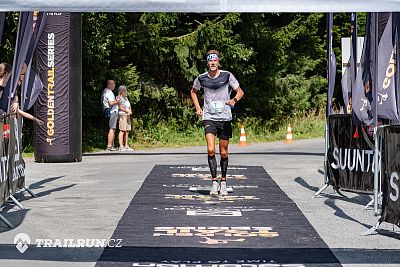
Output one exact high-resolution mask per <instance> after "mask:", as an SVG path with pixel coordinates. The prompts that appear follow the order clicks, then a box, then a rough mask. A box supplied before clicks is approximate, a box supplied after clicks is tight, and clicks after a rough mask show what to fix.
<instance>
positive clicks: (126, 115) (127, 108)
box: [117, 85, 133, 151]
mask: <svg viewBox="0 0 400 267" xmlns="http://www.w3.org/2000/svg"><path fill="white" fill-rule="evenodd" d="M127 93H128V92H127V90H126V87H125V86H123V85H121V86H120V87H118V96H117V98H118V99H119V100H120V102H119V104H118V108H119V111H118V115H119V135H118V141H119V150H120V151H129V150H133V149H132V148H130V147H129V143H128V136H129V132H130V131H131V129H132V126H131V115H132V109H131V103H130V102H129V100H128V97H127V96H126V95H127Z"/></svg>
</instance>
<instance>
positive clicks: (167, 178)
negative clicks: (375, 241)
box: [97, 165, 341, 267]
mask: <svg viewBox="0 0 400 267" xmlns="http://www.w3.org/2000/svg"><path fill="white" fill-rule="evenodd" d="M197 167H199V166H196V168H191V167H190V166H166V165H156V166H155V167H154V169H153V170H152V171H151V173H150V174H149V176H148V177H147V178H146V180H145V181H144V183H143V185H142V187H141V188H140V189H139V191H138V192H137V193H136V195H135V196H134V197H133V199H132V201H131V203H130V205H129V207H128V208H127V210H126V211H125V213H124V215H123V217H122V218H121V220H120V222H119V223H118V226H117V228H116V229H115V231H114V234H113V236H112V238H113V239H122V247H120V248H109V247H108V248H106V249H105V250H104V253H103V254H102V256H101V258H100V259H99V261H98V263H97V266H132V264H135V263H136V264H144V263H158V264H176V265H174V266H183V265H182V264H187V266H194V264H196V266H198V267H201V266H210V264H211V263H213V264H217V266H222V265H219V264H237V265H235V266H238V267H239V266H241V265H242V264H253V265H252V266H261V264H271V263H274V264H293V265H291V266H341V265H340V263H339V262H338V261H337V259H336V258H335V256H334V255H333V254H332V252H331V251H330V249H329V248H328V247H327V245H326V244H325V243H324V241H323V240H322V239H321V238H320V236H319V235H318V233H317V232H316V231H315V229H314V228H313V227H312V226H311V224H310V223H309V222H308V220H307V219H306V217H305V216H304V215H303V214H302V212H301V211H300V210H299V209H298V208H297V206H296V204H295V203H294V202H293V201H292V200H291V199H290V198H289V197H288V196H287V195H286V194H285V193H284V192H283V191H282V190H281V189H280V188H279V186H278V185H277V184H276V183H275V182H274V181H273V179H272V178H271V177H270V176H269V175H268V174H267V173H266V172H265V170H264V168H263V167H258V166H230V167H233V168H236V169H228V174H230V175H238V176H234V177H228V183H229V185H230V186H233V187H234V192H232V193H229V195H228V196H227V197H211V196H209V195H208V194H209V190H207V189H205V190H202V191H199V192H191V191H189V187H190V186H189V185H195V186H203V187H206V188H209V186H210V177H208V176H209V171H207V170H208V167H206V166H202V167H203V168H201V169H203V170H201V171H199V169H198V168H197ZM204 169H205V170H204ZM185 174H186V175H185ZM240 175H242V176H240ZM184 184H186V185H187V186H186V187H185V186H184ZM222 214H224V215H225V216H222ZM229 214H230V215H229ZM267 228H268V229H267ZM302 264H304V265H302ZM133 266H135V265H133ZM246 266H248V265H246Z"/></svg>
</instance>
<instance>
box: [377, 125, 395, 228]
mask: <svg viewBox="0 0 400 267" xmlns="http://www.w3.org/2000/svg"><path fill="white" fill-rule="evenodd" d="M384 140H385V141H384V150H383V152H382V156H383V159H382V163H383V168H382V169H383V170H384V171H383V175H382V179H383V181H382V183H383V185H382V191H383V196H382V216H381V218H380V220H381V221H384V222H388V223H392V224H395V225H397V226H399V227H400V196H399V195H400V191H399V189H400V179H399V177H400V156H399V155H400V126H399V125H396V126H388V127H385V128H384Z"/></svg>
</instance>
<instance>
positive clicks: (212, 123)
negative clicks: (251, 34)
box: [190, 50, 244, 196]
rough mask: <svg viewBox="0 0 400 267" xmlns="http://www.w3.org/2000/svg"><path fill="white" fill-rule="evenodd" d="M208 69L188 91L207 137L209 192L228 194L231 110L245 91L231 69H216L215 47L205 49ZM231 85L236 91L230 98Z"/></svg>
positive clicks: (217, 57) (217, 64)
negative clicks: (201, 93) (199, 95)
mask: <svg viewBox="0 0 400 267" xmlns="http://www.w3.org/2000/svg"><path fill="white" fill-rule="evenodd" d="M207 66H208V71H207V72H205V73H203V74H200V75H199V76H198V77H197V78H196V80H195V81H194V83H193V87H192V90H191V91H190V95H191V97H192V100H193V103H194V106H195V107H196V114H197V115H198V116H202V118H203V123H204V133H205V137H206V141H207V152H208V165H209V167H210V172H211V179H212V187H211V190H210V195H217V194H218V192H219V194H220V195H222V196H226V195H228V191H227V187H226V172H227V170H228V144H229V138H231V137H232V126H231V121H232V112H231V107H233V106H234V105H235V104H236V102H238V101H239V100H240V99H241V98H242V97H243V95H244V93H243V90H242V89H241V88H240V86H239V82H238V80H236V78H235V76H233V74H232V73H230V72H229V71H225V70H219V68H218V67H219V56H218V51H217V50H210V51H208V53H207ZM201 88H203V90H204V106H203V109H202V108H201V107H200V104H199V100H198V98H197V92H198V91H199V90H200V89H201ZM230 88H231V89H232V90H233V91H235V92H236V95H235V97H234V98H232V99H230ZM215 137H217V138H219V153H220V155H221V161H220V166H221V183H218V180H217V160H216V158H215V139H216V138H215Z"/></svg>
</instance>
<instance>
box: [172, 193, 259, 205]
mask: <svg viewBox="0 0 400 267" xmlns="http://www.w3.org/2000/svg"><path fill="white" fill-rule="evenodd" d="M165 198H166V199H176V200H198V201H203V202H204V203H206V204H213V203H232V202H235V201H239V200H257V199H260V198H258V197H256V196H209V195H173V194H165Z"/></svg>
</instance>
